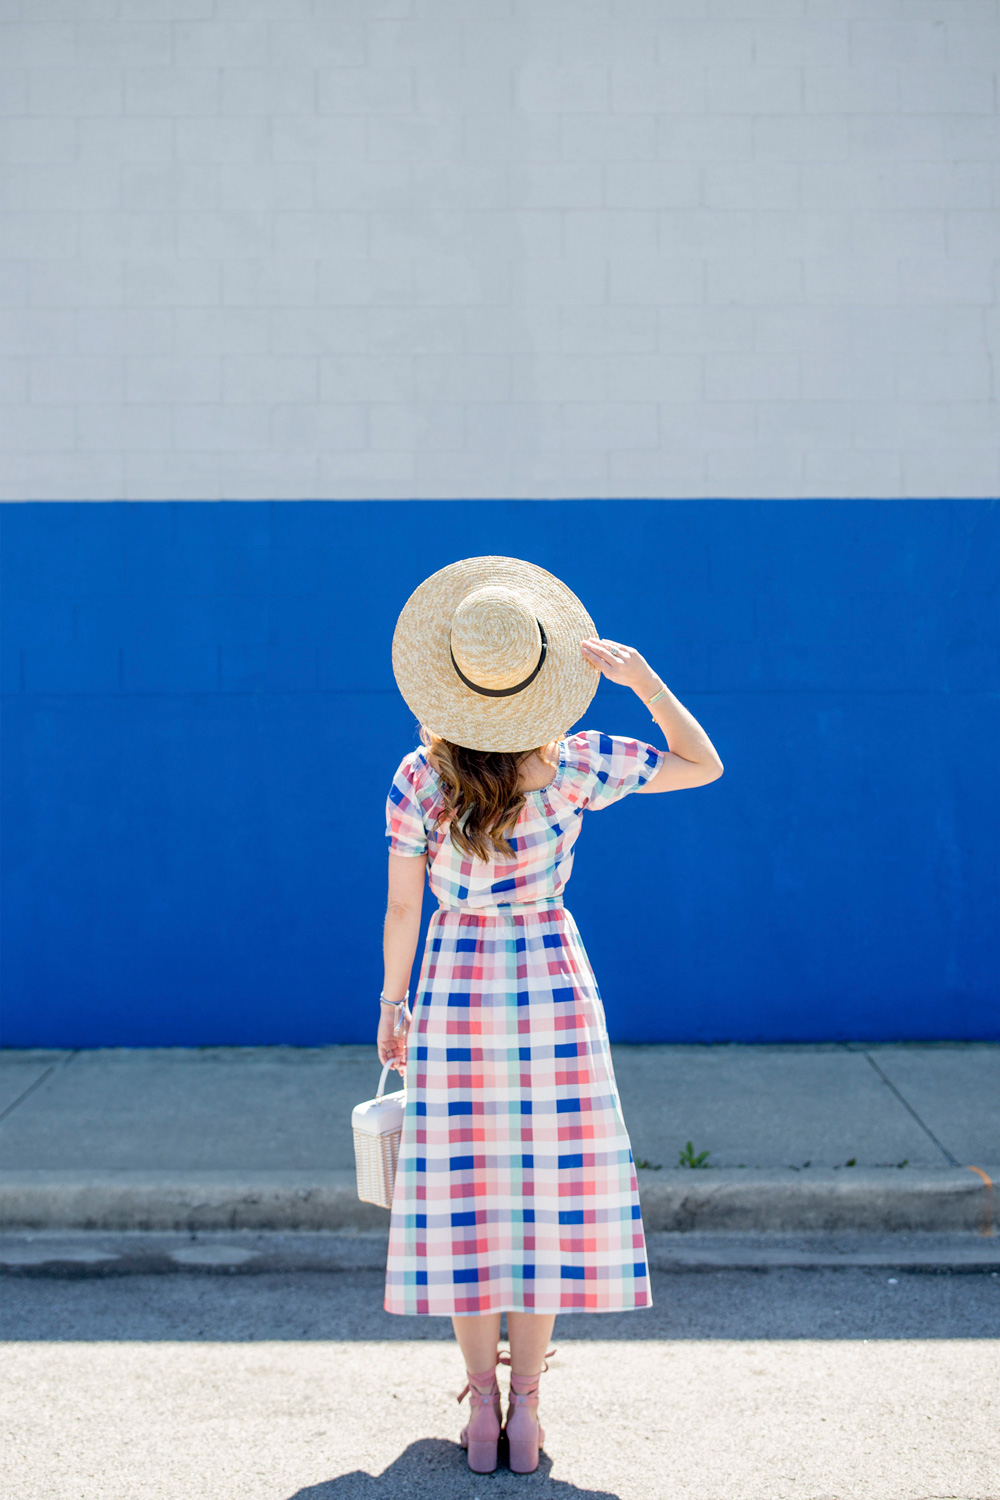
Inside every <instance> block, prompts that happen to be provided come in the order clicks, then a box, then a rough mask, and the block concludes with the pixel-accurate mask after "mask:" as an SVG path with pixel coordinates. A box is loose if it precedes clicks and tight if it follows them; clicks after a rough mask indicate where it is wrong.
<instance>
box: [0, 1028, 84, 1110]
mask: <svg viewBox="0 0 1000 1500" xmlns="http://www.w3.org/2000/svg"><path fill="white" fill-rule="evenodd" d="M79 1051H80V1049H79V1047H74V1049H73V1051H72V1052H70V1053H69V1054H68V1055H67V1056H66V1057H62V1058H60V1059H59V1061H58V1062H54V1063H50V1064H49V1066H48V1067H47V1068H46V1069H45V1072H44V1073H41V1074H40V1075H39V1076H38V1077H37V1078H36V1079H35V1081H34V1083H29V1084H28V1087H27V1088H26V1089H24V1090H23V1091H22V1092H21V1093H20V1094H18V1096H17V1098H16V1099H12V1100H11V1102H10V1104H8V1106H7V1108H6V1109H4V1110H0V1124H3V1122H4V1120H6V1118H7V1116H8V1115H12V1114H13V1113H14V1111H15V1109H17V1107H18V1105H19V1104H23V1103H24V1101H25V1099H27V1098H28V1096H29V1094H33V1093H34V1092H35V1090H36V1089H38V1088H41V1086H42V1084H43V1083H44V1082H45V1080H46V1078H48V1077H49V1075H50V1074H52V1073H54V1072H55V1071H56V1069H57V1068H65V1067H66V1065H67V1064H68V1063H71V1062H72V1061H73V1059H74V1057H76V1056H77V1055H78V1053H79Z"/></svg>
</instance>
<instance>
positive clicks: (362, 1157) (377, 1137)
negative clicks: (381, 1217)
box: [351, 1059, 406, 1208]
mask: <svg viewBox="0 0 1000 1500" xmlns="http://www.w3.org/2000/svg"><path fill="white" fill-rule="evenodd" d="M390 1063H391V1059H390V1062H387V1063H386V1065H385V1067H384V1068H383V1069H382V1077H381V1078H380V1079H379V1081H378V1093H377V1094H376V1095H375V1098H374V1099H368V1100H366V1101H365V1103H364V1104H356V1105H355V1106H354V1109H353V1110H352V1111H351V1129H352V1130H353V1132H354V1161H355V1165H356V1166H357V1169H358V1197H359V1198H360V1199H361V1201H362V1202H363V1203H377V1204H378V1206H379V1207H380V1208H390V1207H391V1206H392V1186H393V1183H394V1181H395V1178H396V1162H397V1160H398V1158H399V1141H400V1137H401V1136H402V1133H403V1110H404V1109H405V1107H406V1089H405V1087H404V1088H402V1089H400V1090H399V1092H398V1093H395V1094H386V1093H383V1090H384V1088H385V1080H386V1078H387V1076H388V1073H389V1067H390Z"/></svg>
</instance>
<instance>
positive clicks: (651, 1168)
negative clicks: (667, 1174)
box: [635, 1156, 663, 1172]
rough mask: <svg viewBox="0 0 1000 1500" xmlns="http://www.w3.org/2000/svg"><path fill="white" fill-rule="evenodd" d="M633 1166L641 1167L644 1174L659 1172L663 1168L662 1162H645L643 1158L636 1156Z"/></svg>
mask: <svg viewBox="0 0 1000 1500" xmlns="http://www.w3.org/2000/svg"><path fill="white" fill-rule="evenodd" d="M635 1164H636V1166H637V1167H642V1168H643V1170H644V1171H646V1172H659V1170H660V1168H661V1167H662V1166H663V1163H662V1161H647V1160H646V1158H645V1157H644V1156H637V1157H636V1159H635Z"/></svg>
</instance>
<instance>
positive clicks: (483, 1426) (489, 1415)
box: [458, 1365, 502, 1474]
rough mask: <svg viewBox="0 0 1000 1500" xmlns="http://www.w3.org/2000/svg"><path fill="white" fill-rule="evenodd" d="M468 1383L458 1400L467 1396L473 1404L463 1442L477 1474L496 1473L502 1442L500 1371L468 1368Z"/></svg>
mask: <svg viewBox="0 0 1000 1500" xmlns="http://www.w3.org/2000/svg"><path fill="white" fill-rule="evenodd" d="M465 1373H466V1375H467V1376H468V1382H467V1384H466V1385H465V1387H464V1389H463V1390H462V1391H460V1392H459V1395H458V1400H459V1401H463V1400H464V1399H465V1397H466V1396H468V1397H469V1402H470V1404H471V1406H472V1415H471V1417H470V1418H469V1420H468V1422H467V1423H466V1424H465V1426H464V1427H463V1428H462V1435H461V1437H460V1439H459V1441H460V1442H461V1444H462V1447H463V1448H465V1449H466V1450H467V1452H468V1455H469V1468H470V1469H472V1471H473V1472H474V1473H476V1474H492V1473H493V1470H494V1469H495V1468H496V1466H497V1444H498V1443H499V1441H500V1419H501V1415H502V1414H501V1410H500V1387H499V1386H498V1385H497V1372H496V1366H495V1365H494V1367H493V1369H492V1370H483V1371H481V1372H479V1373H478V1374H473V1372H472V1371H471V1370H466V1372H465Z"/></svg>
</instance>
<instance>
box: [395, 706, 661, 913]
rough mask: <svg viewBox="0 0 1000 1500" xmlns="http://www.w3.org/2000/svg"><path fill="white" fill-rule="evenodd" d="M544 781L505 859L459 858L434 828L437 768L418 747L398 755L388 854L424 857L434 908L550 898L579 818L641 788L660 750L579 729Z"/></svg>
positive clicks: (530, 797)
mask: <svg viewBox="0 0 1000 1500" xmlns="http://www.w3.org/2000/svg"><path fill="white" fill-rule="evenodd" d="M558 750H559V768H558V770H557V772H556V775H555V777H554V778H553V780H552V782H551V783H550V784H549V785H548V786H546V787H542V788H540V789H539V790H537V791H533V792H528V794H527V803H526V806H525V807H523V808H522V809H521V816H520V818H519V819H518V823H517V827H516V830H515V833H514V835H513V836H511V838H510V840H509V842H510V845H511V847H512V848H513V849H514V851H515V854H514V858H513V859H506V858H504V857H503V856H502V855H501V854H500V853H499V851H497V855H496V858H495V859H493V860H490V861H488V862H485V863H484V862H483V861H482V860H478V859H472V858H468V857H466V856H465V855H464V854H463V853H462V852H461V850H459V849H457V848H456V847H455V845H454V844H453V843H452V841H451V839H450V838H449V837H448V830H447V827H445V828H443V829H441V830H435V828H434V822H435V819H436V817H437V814H438V812H439V811H440V809H441V807H442V805H443V804H442V799H441V792H440V784H439V782H438V778H437V773H436V772H435V771H434V770H433V768H432V767H431V766H430V765H428V762H427V754H426V751H425V749H424V746H423V745H420V746H418V747H417V749H415V750H411V751H410V753H409V755H406V756H404V758H403V760H402V762H401V763H400V765H399V767H398V768H397V770H396V774H395V776H394V777H393V779H392V786H391V787H390V789H389V795H388V798H387V799H386V807H385V834H386V840H387V842H388V846H389V848H390V850H391V851H392V852H393V853H394V854H404V855H420V854H426V855H427V856H428V861H427V863H428V871H427V874H428V882H429V884H430V888H431V890H432V891H433V893H434V895H435V896H436V897H437V898H438V901H439V902H440V903H441V905H442V906H459V905H461V906H464V907H468V908H475V907H481V906H492V905H494V904H495V903H498V902H507V901H533V900H536V899H537V898H538V897H540V896H558V895H560V894H561V893H562V891H563V889H564V888H565V885H566V882H567V880H568V879H569V877H570V875H571V874H572V872H573V845H574V844H575V843H576V841H577V839H578V837H579V835H580V828H581V822H580V818H581V815H582V814H583V813H584V812H585V811H589V812H598V811H599V810H600V809H601V808H602V807H610V805H611V804H612V803H613V802H619V801H620V800H621V798H622V797H626V796H628V794H629V793H630V792H634V791H637V790H638V788H639V787H641V786H645V784H646V782H647V781H649V780H650V778H651V777H652V776H655V775H656V772H657V771H658V770H659V769H660V766H661V765H662V764H663V761H664V759H665V758H666V753H667V752H666V751H665V750H658V749H657V748H656V746H655V745H648V744H646V743H645V741H643V740H633V739H627V738H626V737H625V736H624V735H618V734H603V733H602V732H601V731H600V730H598V729H581V730H580V732H579V733H578V734H574V735H570V737H569V738H568V739H565V740H560V741H559V745H558Z"/></svg>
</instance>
